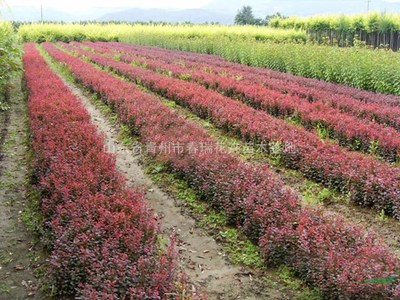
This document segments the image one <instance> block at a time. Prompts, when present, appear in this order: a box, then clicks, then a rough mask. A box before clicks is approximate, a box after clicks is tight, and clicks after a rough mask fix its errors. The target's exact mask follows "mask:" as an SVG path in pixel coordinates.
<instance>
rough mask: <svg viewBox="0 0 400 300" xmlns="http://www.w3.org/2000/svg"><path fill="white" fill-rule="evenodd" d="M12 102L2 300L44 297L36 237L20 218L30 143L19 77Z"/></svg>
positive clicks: (3, 196)
mask: <svg viewBox="0 0 400 300" xmlns="http://www.w3.org/2000/svg"><path fill="white" fill-rule="evenodd" d="M9 105H10V110H9V111H8V112H7V114H8V116H7V117H5V116H4V115H3V120H4V122H2V123H1V124H0V132H1V133H2V137H3V138H0V142H2V144H1V146H0V299H13V300H16V299H44V298H43V296H42V295H41V294H40V293H39V292H38V291H37V288H38V284H39V283H38V280H37V279H36V278H35V276H34V274H33V268H34V267H35V264H36V262H35V260H38V256H37V252H36V246H35V239H34V237H33V236H32V234H31V233H29V232H28V231H27V229H26V227H25V225H24V224H23V223H22V221H21V215H22V212H23V211H24V208H25V205H26V178H27V177H26V176H27V166H26V154H27V153H26V152H27V146H26V145H25V141H26V124H25V116H26V103H25V101H24V97H23V95H22V93H21V89H20V78H18V79H17V80H15V86H14V88H13V91H12V93H11V100H10V103H9ZM0 114H4V112H0ZM0 118H1V117H0ZM3 120H2V121H3Z"/></svg>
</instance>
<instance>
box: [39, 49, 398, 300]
mask: <svg viewBox="0 0 400 300" xmlns="http://www.w3.org/2000/svg"><path fill="white" fill-rule="evenodd" d="M43 47H44V48H45V49H46V51H47V52H48V53H49V54H50V55H51V56H52V57H53V58H54V59H56V60H57V61H59V62H60V63H62V64H64V65H66V66H67V67H68V68H69V69H70V70H71V73H72V75H73V76H74V77H75V79H76V80H77V81H78V82H80V83H81V84H83V85H85V86H86V87H87V88H89V89H91V90H92V91H93V92H95V93H97V95H98V96H99V97H101V98H102V99H103V100H104V101H105V102H106V103H108V105H110V106H111V107H112V108H113V110H114V111H115V112H116V113H117V114H118V116H119V118H120V120H121V121H122V122H124V123H126V124H128V125H129V127H130V129H131V131H132V133H133V134H137V135H138V136H140V138H141V140H142V142H144V143H150V142H151V143H152V144H153V145H162V144H163V143H166V142H170V141H174V142H175V143H178V142H179V143H180V144H182V145H185V144H188V143H193V142H200V141H201V142H208V143H213V142H214V143H215V141H214V140H213V139H212V138H210V136H209V135H208V134H207V133H206V131H205V130H204V129H203V128H200V127H198V126H197V125H196V124H195V123H193V122H192V121H189V120H187V119H185V118H184V117H182V116H180V115H179V114H177V113H176V112H174V111H173V110H171V109H170V108H169V107H167V106H164V105H163V104H162V103H161V102H160V100H159V99H158V98H156V97H154V96H152V95H150V94H148V93H145V92H144V91H142V90H141V89H139V88H138V87H136V86H135V85H134V84H132V83H129V82H126V81H124V80H121V79H118V78H116V77H114V76H113V75H111V74H109V73H107V72H105V71H102V70H99V69H97V68H95V67H94V66H92V65H91V64H89V63H87V62H84V61H82V60H80V59H79V58H77V57H75V56H72V55H69V54H67V53H65V52H63V51H61V50H60V49H58V48H57V47H55V46H54V45H53V44H50V43H45V44H44V45H43ZM152 155H153V158H154V159H155V160H159V161H162V162H163V163H164V164H166V165H167V166H169V168H170V169H171V171H173V172H175V173H177V174H180V175H181V176H182V177H183V178H185V180H187V181H188V183H189V184H190V186H191V187H192V188H193V189H195V190H196V191H197V192H198V193H199V195H201V196H202V198H203V199H204V200H206V201H208V202H209V203H211V204H212V205H213V206H215V207H217V208H221V209H224V210H225V211H226V213H227V215H228V217H229V220H230V222H231V223H232V224H235V225H237V226H238V227H240V228H242V229H243V230H244V231H245V232H246V233H247V235H248V236H249V237H251V238H252V239H253V240H254V241H256V242H257V243H258V244H259V245H260V247H261V249H262V251H263V253H264V255H265V258H266V261H267V263H269V264H275V265H276V264H287V265H288V266H290V267H291V268H292V269H293V270H294V271H295V272H296V274H297V275H298V276H299V277H301V278H302V279H303V280H305V281H306V282H308V283H311V284H313V285H315V286H317V287H319V288H320V289H321V291H322V293H323V294H324V295H325V296H326V298H329V299H337V298H343V299H360V298H363V299H372V298H374V297H383V298H393V299H394V298H395V297H396V296H397V295H398V294H399V291H400V286H397V287H396V286H395V285H394V284H386V285H384V284H372V283H366V282H363V280H365V279H369V278H375V277H382V276H388V275H390V274H393V272H395V271H396V270H398V268H399V266H400V264H399V261H398V259H397V258H395V257H394V256H393V255H392V254H391V253H390V251H389V249H388V248H387V246H385V245H384V244H383V243H382V242H381V241H380V240H379V239H378V238H377V237H376V235H375V234H374V233H370V232H369V233H367V232H366V231H365V230H364V229H362V228H361V227H359V226H356V225H354V224H351V223H349V222H348V221H345V220H343V219H342V218H340V217H338V216H337V215H332V214H323V213H322V212H320V211H316V210H314V209H311V208H303V207H302V206H301V203H300V199H299V198H298V196H297V195H296V194H295V193H294V192H293V191H292V190H290V189H288V188H287V187H285V186H284V184H283V183H282V182H281V181H280V180H279V179H277V178H276V177H275V176H274V175H273V174H272V172H271V171H270V170H269V169H268V167H267V166H253V165H250V164H247V163H244V162H242V161H241V160H240V159H239V158H238V157H236V156H234V155H232V154H229V153H226V152H219V151H214V152H205V151H187V150H183V151H179V152H175V151H162V152H157V151H155V152H154V153H152Z"/></svg>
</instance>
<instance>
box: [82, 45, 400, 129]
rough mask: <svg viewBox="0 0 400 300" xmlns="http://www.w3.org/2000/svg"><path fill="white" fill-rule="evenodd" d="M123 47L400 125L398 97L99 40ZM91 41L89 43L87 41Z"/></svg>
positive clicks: (194, 55)
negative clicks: (168, 58) (165, 57)
mask: <svg viewBox="0 0 400 300" xmlns="http://www.w3.org/2000/svg"><path fill="white" fill-rule="evenodd" d="M97 44H103V45H111V46H112V47H115V48H118V49H120V50H125V51H132V50H134V51H140V52H146V53H148V54H149V55H151V56H154V55H160V58H162V57H164V56H167V57H170V59H172V60H174V61H182V60H183V61H184V62H185V65H186V66H187V67H193V68H195V69H204V70H206V71H207V72H209V73H211V74H223V76H227V77H233V78H236V79H244V80H248V81H250V82H253V83H259V84H262V85H265V86H266V87H268V88H270V89H274V90H277V91H281V92H284V93H289V94H293V95H298V96H300V97H302V98H307V99H308V100H310V101H323V102H324V103H327V104H329V105H332V106H334V107H339V108H340V109H341V110H343V111H345V112H348V113H350V114H353V115H355V116H357V117H360V118H367V119H373V120H376V121H377V122H380V123H383V124H391V126H395V127H397V128H399V125H400V123H399V122H400V97H399V96H395V95H385V94H377V93H374V92H370V91H365V90H359V89H356V88H352V87H349V86H345V85H340V84H335V83H330V82H326V81H321V80H317V79H312V78H305V77H300V76H295V75H292V74H287V73H282V72H278V71H273V70H269V69H265V68H258V67H249V66H246V65H242V64H238V63H232V62H228V61H225V60H223V59H222V58H221V57H218V56H215V55H207V54H198V53H189V52H182V51H177V50H168V49H161V48H158V47H148V46H138V45H131V44H123V43H104V42H103V43H102V42H98V43H97ZM89 45H90V43H89Z"/></svg>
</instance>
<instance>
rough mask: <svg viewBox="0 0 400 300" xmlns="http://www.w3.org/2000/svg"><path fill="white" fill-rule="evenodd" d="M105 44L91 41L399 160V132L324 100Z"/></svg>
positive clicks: (356, 147)
mask: <svg viewBox="0 0 400 300" xmlns="http://www.w3.org/2000/svg"><path fill="white" fill-rule="evenodd" d="M80 45H82V44H77V46H78V47H79V46H80ZM85 45H88V44H85ZM103 45H104V44H97V43H92V44H89V46H90V47H91V48H92V49H95V50H96V51H97V52H99V53H102V54H107V55H115V54H116V53H120V56H119V58H120V60H121V61H124V62H127V63H135V64H136V65H139V66H142V67H145V68H148V69H151V70H153V71H156V72H163V73H164V74H167V75H168V76H169V75H170V76H174V77H176V78H181V79H185V80H187V81H192V82H196V83H198V84H201V85H204V86H205V87H207V88H209V89H214V90H217V91H218V92H220V93H222V94H224V95H226V96H228V97H231V98H238V99H240V100H242V101H243V102H245V103H248V104H249V105H250V106H252V107H254V108H256V109H258V108H260V109H263V110H265V111H267V112H268V113H269V114H271V115H273V116H276V117H280V118H287V117H291V118H295V119H296V121H297V122H299V123H301V124H302V125H303V126H304V127H305V128H307V129H309V130H312V129H315V128H319V127H320V126H322V127H323V128H324V129H325V130H326V131H327V132H328V133H327V134H328V135H329V137H330V138H333V139H336V140H337V141H339V143H340V145H341V146H345V147H348V148H350V149H351V150H360V151H362V152H365V153H371V152H372V153H373V154H377V155H379V156H380V157H382V158H383V159H385V160H387V161H388V162H396V161H399V162H400V134H399V132H398V131H397V130H396V129H394V128H391V127H386V126H383V125H381V124H377V123H376V122H374V121H370V120H365V119H363V120H359V119H357V118H356V117H354V116H350V115H348V114H346V113H342V112H341V111H340V110H338V109H336V108H333V107H331V106H327V105H326V103H322V102H321V101H311V102H310V101H309V100H308V99H306V98H302V97H299V96H298V95H289V94H283V93H281V92H280V91H277V90H271V89H269V88H267V87H265V86H263V85H260V84H258V83H254V82H252V81H249V80H246V79H241V80H237V79H235V78H232V77H226V76H221V75H217V74H212V73H209V72H206V71H204V70H199V69H192V68H191V67H186V66H183V64H185V61H181V62H180V63H175V62H174V61H173V60H172V59H171V57H170V56H168V55H167V54H164V56H163V55H160V54H158V55H155V56H152V55H151V54H149V53H148V52H146V51H145V49H143V50H142V51H134V50H130V52H129V53H128V54H127V52H122V53H121V52H118V48H114V47H113V46H109V47H107V46H103ZM226 71H228V70H224V73H226ZM285 86H287V84H286V85H285ZM392 109H393V108H392ZM357 114H358V112H357ZM399 119H400V118H399ZM399 129H400V127H399ZM371 146H372V147H371ZM375 148H376V149H375Z"/></svg>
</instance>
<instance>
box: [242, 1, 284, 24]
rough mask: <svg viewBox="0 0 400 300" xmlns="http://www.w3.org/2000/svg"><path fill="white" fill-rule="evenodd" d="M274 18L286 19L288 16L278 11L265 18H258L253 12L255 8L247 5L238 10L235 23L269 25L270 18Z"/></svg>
mask: <svg viewBox="0 0 400 300" xmlns="http://www.w3.org/2000/svg"><path fill="white" fill-rule="evenodd" d="M274 18H280V19H285V18H287V17H285V16H283V15H282V14H281V13H279V12H277V13H275V14H273V15H267V16H266V17H265V18H264V19H262V18H256V17H255V16H254V14H253V8H252V7H251V6H248V5H245V6H243V7H242V8H241V9H239V11H238V12H237V14H236V16H235V24H236V25H258V26H268V24H269V22H270V20H271V19H274Z"/></svg>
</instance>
